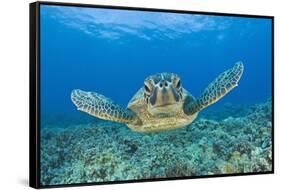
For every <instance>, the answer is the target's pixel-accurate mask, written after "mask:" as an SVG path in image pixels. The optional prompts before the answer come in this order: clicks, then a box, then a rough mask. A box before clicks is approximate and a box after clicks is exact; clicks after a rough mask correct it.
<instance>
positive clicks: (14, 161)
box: [0, 0, 281, 190]
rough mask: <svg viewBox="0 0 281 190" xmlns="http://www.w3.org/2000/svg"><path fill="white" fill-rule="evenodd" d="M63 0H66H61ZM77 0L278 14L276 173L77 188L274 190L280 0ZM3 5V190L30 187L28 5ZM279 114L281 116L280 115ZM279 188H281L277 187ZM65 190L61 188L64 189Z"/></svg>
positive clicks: (280, 121) (278, 177)
mask: <svg viewBox="0 0 281 190" xmlns="http://www.w3.org/2000/svg"><path fill="white" fill-rule="evenodd" d="M61 1H63V0H61ZM69 1H71V2H78V3H90V4H108V5H120V6H139V7H151V8H168V9H185V10H195V11H211V12H228V13H242V14H260V15H273V16H275V90H276V91H275V116H276V117H275V118H276V120H275V174H274V175H272V174H271V175H259V176H244V177H226V178H209V179H194V180H180V181H179V180H177V181H165V182H149V183H148V182H147V183H135V184H120V185H103V186H95V187H93V186H89V187H79V188H72V189H80V188H83V189H93V188H95V189H103V190H109V189H116V190H117V189H124V190H132V189H139V190H140V189H147V190H148V189H216V190H219V189H228V190H232V189H233V190H234V189H235V190H237V189H255V190H258V189H263V190H264V189H272V188H274V187H275V189H276V188H278V186H279V185H281V183H280V181H281V174H280V172H281V170H280V162H279V161H280V141H281V135H280V131H281V130H280V129H279V128H280V127H281V105H280V97H281V91H280V85H281V81H280V80H281V75H280V72H281V65H280V53H281V52H280V48H281V47H280V46H281V41H280V35H281V25H280V24H281V21H280V19H281V11H280V10H281V9H280V7H281V5H279V4H281V3H279V1H277V0H228V1H222V0H204V1H203V0H201V1H200V0H185V1H183V0H80V1H78V0H69ZM29 2H31V1H30V0H28V1H24V0H6V1H1V3H0V189H3V190H6V189H13V190H16V189H28V188H29V187H28V96H29V95H28V80H29V79H28V61H29V58H28V57H29V54H28V52H29V48H28V47H29V46H28V43H29V37H28V35H29V34H28V29H29V28H28V24H29V22H28V3H29ZM279 115H280V116H279ZM276 186H277V187H276ZM61 189H62V188H61Z"/></svg>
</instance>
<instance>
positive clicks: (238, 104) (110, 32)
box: [40, 5, 273, 186]
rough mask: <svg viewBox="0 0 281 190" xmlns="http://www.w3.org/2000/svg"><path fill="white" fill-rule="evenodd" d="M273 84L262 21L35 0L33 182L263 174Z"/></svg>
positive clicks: (266, 25)
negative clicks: (36, 149)
mask: <svg viewBox="0 0 281 190" xmlns="http://www.w3.org/2000/svg"><path fill="white" fill-rule="evenodd" d="M171 73H172V74H171ZM215 79H216V80H215ZM214 80H215V81H214ZM206 88H207V90H205V89H206ZM272 88H273V87H272V20H271V19H269V18H262V17H260V18H256V17H251V18H247V17H234V16H217V15H216V16H215V15H200V14H189V13H188V14H183V13H167V12H165V13H164V12H150V11H135V10H134V11H133V10H117V9H104V8H87V7H73V6H58V5H55V6H53V5H40V92H41V97H40V107H41V108H40V109H41V127H40V146H41V147H40V167H41V168H40V176H41V178H40V183H41V185H43V186H46V185H63V184H78V183H94V182H108V181H124V180H138V179H157V178H172V177H188V176H206V175H209V176H212V175H220V174H239V173H249V174H250V173H256V172H270V171H272V137H271V134H272ZM78 89H81V90H78ZM140 89H141V90H140ZM204 90H205V91H204ZM90 92H91V93H90ZM137 92H139V93H138V95H137V96H134V95H135V94H136V93H137ZM133 97H134V98H133ZM132 98H133V99H132ZM139 100H141V101H139ZM112 101H113V102H114V103H113V102H112ZM130 101H131V102H130ZM129 102H130V104H129V106H128V103H129ZM175 105H176V106H175ZM127 106H128V107H129V109H127ZM77 108H78V109H77ZM85 112H86V113H85ZM88 113H90V114H91V115H90V114H88ZM155 116H156V117H157V119H155ZM159 118H161V119H159ZM160 128H161V130H159V129H160ZM155 129H157V130H155Z"/></svg>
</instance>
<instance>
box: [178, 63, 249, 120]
mask: <svg viewBox="0 0 281 190" xmlns="http://www.w3.org/2000/svg"><path fill="white" fill-rule="evenodd" d="M243 69H244V66H243V63H242V62H237V63H236V64H235V65H234V66H233V67H232V68H231V69H229V70H227V71H225V72H223V73H221V74H220V75H219V76H218V77H217V78H216V79H215V80H214V81H213V82H212V83H210V84H209V86H208V87H207V88H206V89H205V90H204V92H203V94H202V95H201V96H200V97H199V98H197V99H196V100H194V101H192V102H185V104H184V112H185V114H187V115H192V114H194V113H196V112H198V111H200V110H202V109H204V108H205V107H207V106H209V105H211V104H213V103H215V102H217V101H218V100H219V99H221V98H222V97H223V96H225V95H226V94H227V93H228V92H230V91H231V90H232V89H233V88H234V87H236V86H238V82H239V80H240V78H241V76H242V73H243Z"/></svg>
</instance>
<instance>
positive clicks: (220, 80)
mask: <svg viewBox="0 0 281 190" xmlns="http://www.w3.org/2000/svg"><path fill="white" fill-rule="evenodd" d="M243 69H244V68H243V64H242V62H238V63H236V64H235V65H234V66H233V67H232V68H231V69H229V70H227V71H225V72H223V73H222V74H220V75H219V76H218V77H217V78H216V79H215V80H214V81H213V82H212V83H210V84H209V86H208V87H207V88H206V89H205V90H204V92H203V93H202V95H201V96H200V97H198V98H194V97H193V96H192V95H191V94H190V93H189V92H188V91H187V90H185V89H184V88H183V87H182V84H181V81H180V78H179V76H178V75H176V74H173V73H159V74H155V75H152V76H149V77H148V78H146V79H145V81H144V87H142V88H140V89H139V90H138V92H137V93H136V94H135V95H134V96H133V98H132V99H131V100H130V102H129V103H128V106H127V108H124V107H122V106H119V105H118V104H116V103H114V102H113V101H112V100H110V99H108V98H106V97H105V96H103V95H100V94H97V93H95V92H85V91H82V90H78V89H76V90H73V91H72V93H71V100H72V101H73V103H74V104H75V105H76V107H77V109H78V110H80V111H83V112H86V113H88V114H90V115H93V116H95V117H98V118H101V119H105V120H110V121H115V122H120V123H125V124H127V125H128V127H129V128H131V129H132V130H133V131H137V132H157V131H163V130H169V129H176V128H181V127H184V126H187V125H188V124H190V123H191V122H192V121H193V120H194V119H195V118H196V117H197V114H198V112H199V111H201V110H202V109H204V108H206V107H207V106H209V105H211V104H213V103H215V102H217V101H218V100H219V99H221V98H222V97H223V96H225V95H226V94H227V93H228V92H230V91H231V90H232V89H233V88H234V87H236V86H237V85H238V82H239V80H240V78H241V76H242V73H243Z"/></svg>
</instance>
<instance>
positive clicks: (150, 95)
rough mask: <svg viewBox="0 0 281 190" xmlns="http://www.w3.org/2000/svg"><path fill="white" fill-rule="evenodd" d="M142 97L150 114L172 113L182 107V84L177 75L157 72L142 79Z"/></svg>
mask: <svg viewBox="0 0 281 190" xmlns="http://www.w3.org/2000/svg"><path fill="white" fill-rule="evenodd" d="M144 99H145V103H146V104H147V109H148V111H149V112H150V113H151V114H152V115H159V114H173V113H176V112H177V111H179V110H180V109H182V103H183V98H182V86H181V80H180V78H179V76H178V75H176V74H173V73H159V74H155V75H151V76H149V77H148V78H146V79H145V81H144Z"/></svg>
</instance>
